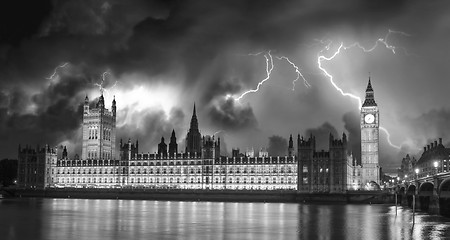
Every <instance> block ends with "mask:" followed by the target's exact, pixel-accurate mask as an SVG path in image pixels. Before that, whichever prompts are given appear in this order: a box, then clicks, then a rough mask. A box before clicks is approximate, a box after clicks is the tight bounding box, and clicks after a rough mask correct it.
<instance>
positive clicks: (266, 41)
mask: <svg viewBox="0 0 450 240" xmlns="http://www.w3.org/2000/svg"><path fill="white" fill-rule="evenodd" d="M12 2H13V3H9V4H7V5H3V6H2V8H1V12H2V13H1V14H0V18H1V21H0V146H1V148H0V158H16V157H17V147H18V145H19V144H22V145H25V144H29V145H33V146H35V145H36V144H41V145H43V144H45V143H48V144H50V145H52V146H56V145H60V144H63V145H67V146H68V149H69V156H73V154H75V153H79V154H80V153H81V148H80V145H81V144H80V141H81V132H80V129H81V128H80V127H81V125H80V124H81V121H82V115H81V113H82V104H83V102H84V97H85V96H86V95H88V97H89V99H90V101H91V104H92V105H93V104H95V102H96V101H97V100H98V97H99V94H100V90H99V87H98V85H99V84H101V85H102V87H103V88H105V93H104V94H105V100H106V105H107V107H108V108H110V105H111V101H112V99H113V96H115V98H116V101H117V108H118V122H117V127H118V133H117V135H118V139H120V138H123V139H124V140H127V139H128V138H131V139H132V140H133V141H134V140H136V139H139V142H140V151H143V152H154V151H156V144H157V142H158V141H159V140H160V139H161V136H164V137H165V138H166V139H168V138H169V136H170V133H171V131H172V129H175V131H176V134H177V138H178V142H179V149H184V138H185V136H186V133H187V128H188V126H189V121H190V117H191V115H192V107H193V104H194V102H195V103H196V106H197V115H198V117H199V125H200V129H201V133H202V134H203V135H213V134H216V136H221V137H222V142H223V143H224V144H225V145H226V149H222V153H223V154H226V153H227V152H230V151H231V148H236V147H239V148H240V149H242V150H245V149H246V148H251V147H254V149H260V148H261V147H267V146H269V145H273V146H278V145H281V146H284V144H275V142H273V141H275V140H274V139H276V140H277V141H278V142H285V140H286V139H288V137H289V134H293V135H294V136H295V137H294V140H295V144H296V139H297V138H296V136H297V134H300V135H305V136H309V134H311V133H313V134H315V135H317V136H316V139H317V141H318V147H319V148H320V149H322V148H323V149H327V148H328V136H329V133H330V132H331V133H332V134H335V135H337V136H336V137H341V136H342V133H344V132H345V133H346V134H347V136H348V138H349V140H350V144H349V151H352V152H353V154H354V155H355V156H357V157H358V151H360V147H359V138H360V136H359V134H360V133H359V131H360V130H359V104H360V103H358V101H357V100H356V98H355V97H359V98H361V99H363V98H364V94H365V92H364V91H365V88H366V86H367V81H368V77H369V73H370V77H371V79H372V85H373V88H374V91H375V99H376V101H377V103H378V106H379V108H380V116H381V117H380V119H381V120H380V121H381V125H382V127H384V128H385V129H387V130H388V132H389V133H390V141H391V142H392V144H394V145H396V146H399V147H400V149H397V148H396V147H394V146H391V145H390V144H389V142H388V136H387V134H386V133H385V132H380V138H381V140H380V157H381V159H380V161H381V165H382V167H383V169H384V170H386V171H388V172H389V171H391V172H392V171H394V169H395V168H396V167H398V166H399V163H400V160H401V157H403V156H404V155H405V154H406V153H410V154H413V155H414V154H417V156H420V154H421V152H420V151H421V149H422V147H423V146H424V145H425V144H426V143H427V142H429V141H431V140H433V141H434V140H436V139H437V138H439V137H442V138H443V141H444V143H445V144H446V145H447V146H449V145H450V144H449V143H450V128H449V127H448V126H449V123H450V106H449V103H448V102H449V98H448V91H449V90H450V81H449V76H450V68H449V64H450V57H449V54H450V51H449V50H450V47H449V45H448V44H449V42H450V3H449V2H448V1H414V0H412V1H406V0H404V1H391V0H371V1H360V0H345V1H339V2H336V1H325V0H319V1H317V0H314V1H313V0H310V1H243V0H239V1H237V0H236V1H233V0H232V1H211V0H208V1H207V0H205V1H144V0H142V1H120V0H104V1H103V0H92V1H78V0H66V1H23V0H22V1H20V0H19V1H12ZM356 42H357V43H359V45H352V44H354V43H356ZM341 43H342V44H343V46H348V47H349V48H345V49H344V48H341V49H340V50H341V51H340V52H339V53H338V54H335V53H336V51H337V50H338V49H339V46H340V45H341ZM350 46H354V47H350ZM358 46H361V47H364V48H365V49H366V51H364V50H363V49H361V48H359V47H358ZM374 46H375V47H374ZM373 47H374V48H373ZM369 50H370V51H369ZM320 56H323V57H322V61H319V60H320ZM333 56H334V58H333ZM282 57H287V58H288V59H289V61H290V62H291V63H293V64H294V65H291V64H290V62H289V61H287V60H286V59H285V58H282ZM58 66H60V67H58ZM272 66H273V67H272ZM295 67H298V71H299V72H301V74H302V75H303V76H304V78H305V79H306V81H307V83H304V82H303V79H299V80H298V81H296V82H295V86H293V85H294V84H293V81H294V80H295V79H296V78H297V77H298V75H297V72H296V68H295ZM104 72H107V73H106V74H103V73H104ZM268 72H269V73H270V77H269V78H267V73H268ZM327 74H329V75H327ZM330 77H332V78H333V79H332V80H333V83H334V84H335V86H333V84H332V82H331V80H330ZM265 79H267V80H266V81H264V82H263V83H262V84H260V85H259V86H258V83H259V82H261V81H263V80H265ZM102 80H104V81H102ZM337 88H340V89H341V90H342V92H343V93H348V94H352V95H354V96H355V97H349V96H344V94H342V93H341V92H340V91H338V89H337ZM252 89H253V90H256V89H258V91H254V92H251V93H248V94H246V95H244V96H242V94H243V93H245V92H246V91H248V90H252ZM345 95H347V94H345ZM240 96H242V98H239V97H240ZM238 98H239V100H236V99H238ZM280 136H281V137H280ZM283 137H284V138H285V139H283ZM269 139H272V140H269ZM320 149H318V150H320ZM274 151H276V152H280V150H279V149H277V150H274Z"/></svg>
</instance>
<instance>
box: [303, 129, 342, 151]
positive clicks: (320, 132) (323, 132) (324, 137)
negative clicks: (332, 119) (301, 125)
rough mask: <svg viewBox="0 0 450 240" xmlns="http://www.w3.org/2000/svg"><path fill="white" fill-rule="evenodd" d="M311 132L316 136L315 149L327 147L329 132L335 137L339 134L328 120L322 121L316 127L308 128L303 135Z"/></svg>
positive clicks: (308, 134)
mask: <svg viewBox="0 0 450 240" xmlns="http://www.w3.org/2000/svg"><path fill="white" fill-rule="evenodd" d="M311 134H312V135H313V136H315V137H316V151H320V150H321V149H323V150H327V149H328V147H329V146H328V142H329V139H330V134H332V135H333V136H334V137H335V138H339V137H340V135H338V133H337V131H336V128H335V127H334V126H333V125H331V124H330V123H328V122H325V123H323V124H322V125H321V126H319V127H317V128H310V129H307V130H306V131H305V135H306V137H307V138H308V137H309V136H310V135H311Z"/></svg>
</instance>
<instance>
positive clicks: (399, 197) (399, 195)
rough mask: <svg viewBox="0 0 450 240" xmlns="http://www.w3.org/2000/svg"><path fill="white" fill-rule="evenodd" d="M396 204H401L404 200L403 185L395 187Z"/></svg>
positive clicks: (404, 189)
mask: <svg viewBox="0 0 450 240" xmlns="http://www.w3.org/2000/svg"><path fill="white" fill-rule="evenodd" d="M397 189H398V190H397V202H398V203H399V204H402V202H403V200H404V199H406V186H405V185H404V184H401V185H398V186H397Z"/></svg>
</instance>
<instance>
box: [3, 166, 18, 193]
mask: <svg viewBox="0 0 450 240" xmlns="http://www.w3.org/2000/svg"><path fill="white" fill-rule="evenodd" d="M15 180H17V160H15V159H3V160H1V161H0V187H1V186H5V187H7V186H9V185H13V184H14V181H15Z"/></svg>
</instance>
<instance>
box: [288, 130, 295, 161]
mask: <svg viewBox="0 0 450 240" xmlns="http://www.w3.org/2000/svg"><path fill="white" fill-rule="evenodd" d="M294 155H295V153H294V141H293V140H292V134H291V135H290V136H289V146H288V157H293V156H294Z"/></svg>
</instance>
